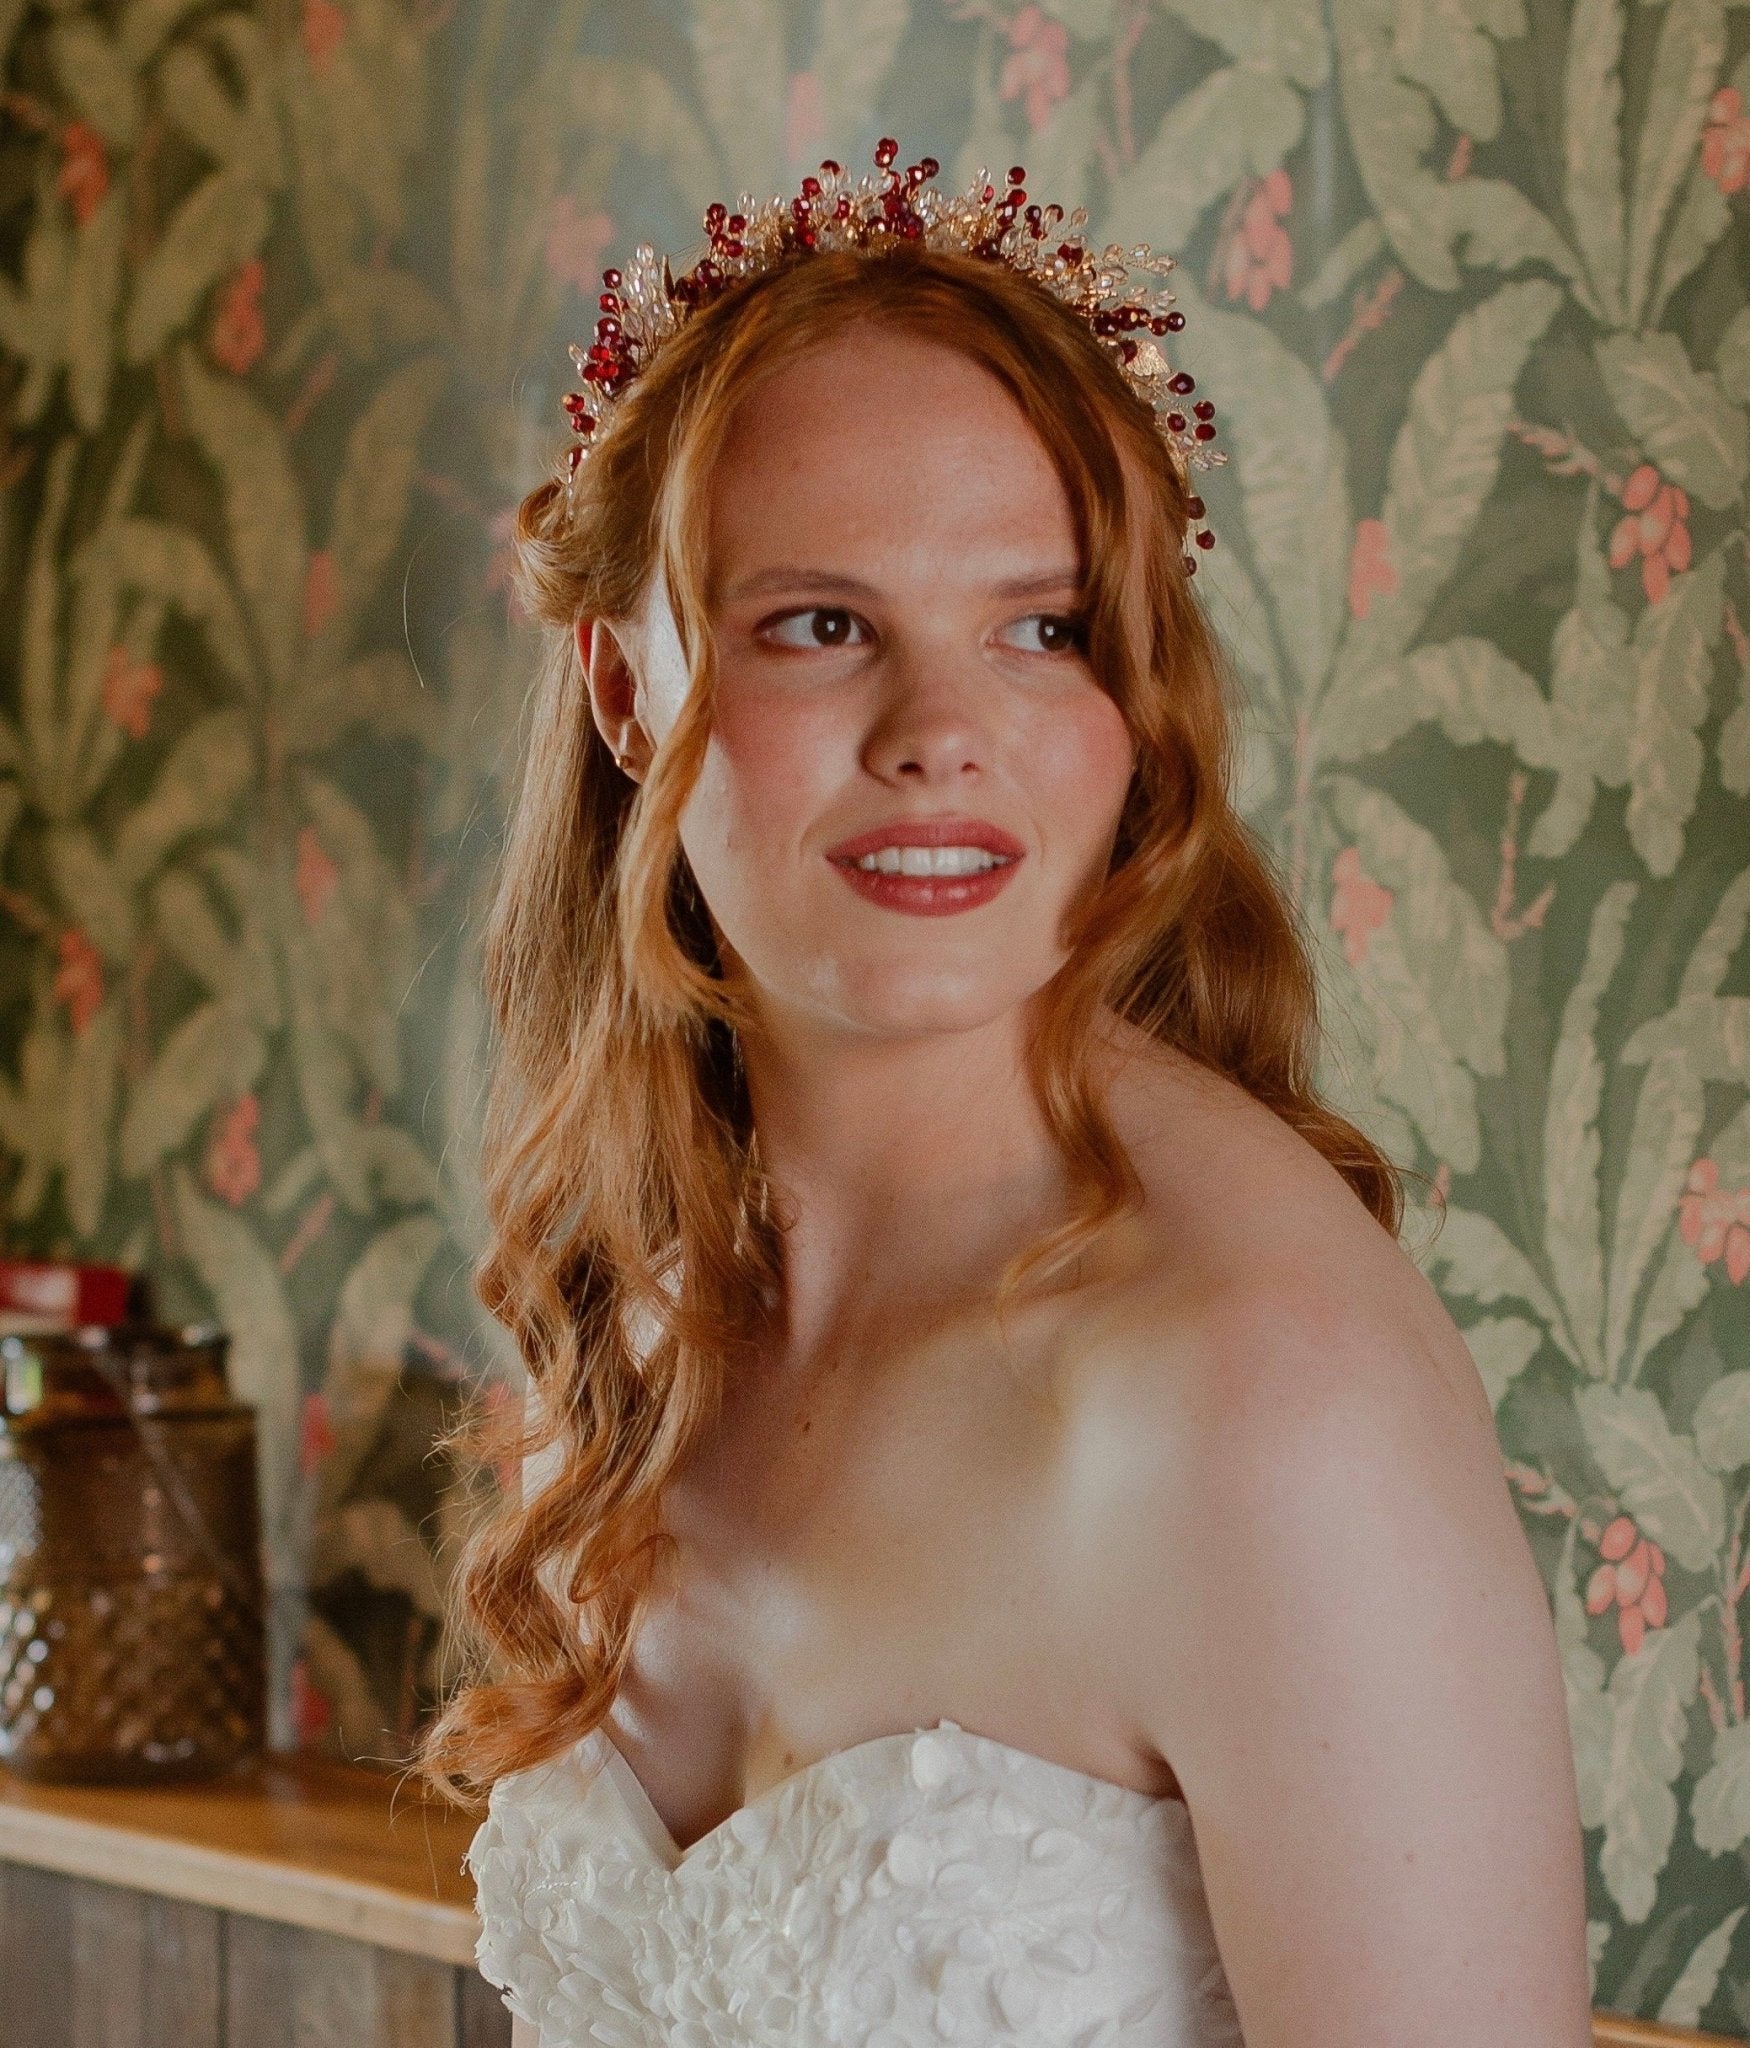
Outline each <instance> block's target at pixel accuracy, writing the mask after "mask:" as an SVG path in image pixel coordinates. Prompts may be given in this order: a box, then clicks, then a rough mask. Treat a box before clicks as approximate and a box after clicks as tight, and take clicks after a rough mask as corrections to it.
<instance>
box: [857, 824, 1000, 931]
mask: <svg viewBox="0 0 1750 2048" xmlns="http://www.w3.org/2000/svg"><path fill="white" fill-rule="evenodd" d="M948 846H953V847H966V848H971V849H974V850H976V851H977V852H980V853H984V854H988V855H993V856H995V862H994V865H992V866H989V867H985V868H982V869H978V870H976V871H974V872H972V873H962V874H902V873H901V874H896V873H893V872H890V871H884V870H883V869H881V868H872V867H863V866H859V865H858V863H859V862H860V861H864V860H867V859H869V858H871V857H872V856H878V855H881V854H883V853H889V849H897V850H898V852H899V857H900V858H901V859H903V858H904V849H906V848H908V847H912V848H937V847H948ZM1026 850H1027V849H1026V848H1025V847H1024V846H1023V845H1022V843H1021V842H1020V840H1018V839H1017V838H1016V837H1015V836H1014V834H1013V833H1012V832H1004V831H1003V830H1002V829H1001V828H1000V827H998V826H996V825H992V824H990V823H989V822H988V821H987V820H985V819H983V818H914V819H907V820H904V821H900V822H895V823H894V824H891V825H878V826H876V827H875V828H874V829H873V830H872V831H868V832H861V833H858V834H857V835H856V837H854V838H851V839H845V840H841V841H840V842H839V844H838V845H837V846H834V847H831V848H829V849H828V852H827V856H826V857H827V859H828V860H830V861H831V862H832V864H833V866H834V867H835V868H836V869H837V870H838V872H839V873H840V874H841V875H842V876H843V877H844V879H845V880H846V882H848V883H849V884H850V886H851V887H852V888H853V889H855V890H856V892H857V894H858V895H859V896H862V897H865V898H867V900H868V901H869V902H871V903H878V904H880V905H881V906H882V908H883V909H886V910H903V911H907V912H909V913H910V914H911V915H912V916H914V917H948V916H952V915H953V914H954V913H955V912H957V911H961V910H975V909H976V908H977V907H978V906H979V905H980V904H981V903H988V902H990V900H991V899H992V897H994V896H996V895H997V894H998V893H999V891H1001V890H1002V889H1003V888H1004V887H1005V886H1006V885H1007V883H1008V881H1009V878H1010V876H1011V875H1013V873H1014V872H1015V869H1016V868H1017V867H1018V866H1019V865H1020V863H1021V860H1022V858H1023V857H1024V855H1025V853H1026ZM891 862H892V855H891V853H889V869H891ZM908 864H909V865H916V864H917V863H916V862H915V860H914V861H913V862H911V863H908ZM937 864H939V857H938V862H937Z"/></svg>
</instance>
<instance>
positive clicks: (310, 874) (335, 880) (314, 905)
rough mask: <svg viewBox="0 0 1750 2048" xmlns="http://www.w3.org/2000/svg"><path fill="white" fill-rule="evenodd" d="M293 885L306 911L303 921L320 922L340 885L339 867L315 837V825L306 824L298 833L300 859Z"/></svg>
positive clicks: (300, 904)
mask: <svg viewBox="0 0 1750 2048" xmlns="http://www.w3.org/2000/svg"><path fill="white" fill-rule="evenodd" d="M292 886H293V887H294V888H295V889H296V890H297V892H298V906H299V908H300V909H301V910H302V911H303V913H304V922H305V923H306V924H309V925H314V924H319V923H320V922H321V920H322V913H323V912H324V911H325V910H326V909H327V908H328V906H329V904H330V903H331V902H332V901H333V900H334V892H335V890H336V889H338V888H339V887H340V870H339V868H337V867H336V866H335V865H334V863H333V861H331V860H330V859H329V858H328V854H327V851H326V850H325V849H324V847H323V844H322V842H321V840H320V839H318V838H317V837H316V828H315V826H314V825H306V826H305V827H304V828H303V830H302V831H301V832H299V834H298V861H297V866H296V868H295V869H294V870H293V874H292Z"/></svg>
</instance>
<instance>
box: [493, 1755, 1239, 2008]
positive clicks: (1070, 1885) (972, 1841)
mask: <svg viewBox="0 0 1750 2048" xmlns="http://www.w3.org/2000/svg"><path fill="white" fill-rule="evenodd" d="M469 1863H470V1866H471V1868H472V1870H473V1873H474V1877H475V1883H476V1887H477V1891H478V1897H479V1906H480V1916H481V1923H482V1930H483V1931H482V1933H481V1936H480V1942H479V1949H478V1954H479V1960H480V1967H481V1970H482V1972H483V1973H484V1975H485V1976H486V1978H487V1979H488V1980H489V1981H490V1982H491V1983H493V1984H496V1985H497V1986H499V1987H500V1989H501V1990H502V1991H503V1992H504V1994H505V2002H506V2004H507V2005H508V2006H509V2007H510V2009H511V2011H512V2012H513V2013H515V2014H516V2015H517V2016H518V2017H519V2018H520V2019H522V2020H525V2021H526V2022H528V2023H529V2024H530V2025H532V2026H533V2027H535V2028H536V2030H537V2031H538V2034H539V2037H540V2042H541V2048H585V2044H598V2043H599V2044H602V2048H779V2044H783V2048H931V2044H934V2043H937V2042H953V2043H954V2044H956V2048H997V2044H1014V2048H1242V2043H1241V2037H1240V2030H1239V2024H1238V2020H1237V2017H1236V2015H1235V2012H1234V2007H1233V2001H1232V1999H1231V1997H1230V1995H1229V1992H1228V1988H1227V1981H1226V1978H1225V1976H1224V1974H1223V1972H1222V1967H1221V1962H1220V1958H1219V1956H1218V1954H1217V1951H1216V1946H1215V1938H1214V1932H1213V1930H1212V1928H1211V1926H1210V1921H1209V1914H1208V1908H1207V1906H1206V1904H1205V1901H1204V1894H1203V1882H1202V1877H1201V1874H1200V1872H1199V1870H1198V1866H1197V1855H1196V1849H1195V1845H1194V1843H1193V1840H1192V1833H1191V1824H1190V1819H1189V1816H1188V1814H1187V1813H1186V1810H1185V1808H1184V1806H1183V1805H1182V1804H1181V1803H1180V1802H1179V1801H1177V1800H1173V1799H1154V1798H1151V1797H1150V1796H1149V1795H1147V1794H1146V1793H1141V1792H1134V1791H1131V1790H1129V1789H1127V1788H1126V1787H1123V1786H1119V1785H1112V1784H1108V1783H1107V1782H1106V1781H1105V1780H1103V1779H1100V1778H1094V1777H1090V1776H1088V1775H1086V1774H1085V1773H1083V1772H1080V1771H1074V1770H1071V1769H1069V1768H1067V1767H1066V1766H1064V1765H1061V1764H1053V1763H1049V1762H1047V1761H1046V1760H1045V1759H1044V1758H1041V1757H1036V1756H1032V1755H1030V1754H1028V1753H1027V1752H1025V1751H1022V1750H1017V1749H1012V1748H1010V1747H1008V1746H1007V1745H1006V1744H1004V1743H1000V1742H994V1741H991V1740H989V1739H987V1738H986V1737H984V1736H979V1735H972V1734H969V1733H967V1732H966V1731H965V1730H964V1729H962V1728H960V1727H958V1726H957V1725H956V1724H955V1723H954V1722H952V1721H943V1722H940V1723H938V1724H937V1726H936V1727H934V1728H927V1729H920V1730H917V1731H915V1732H913V1733H911V1734H905V1735H895V1736H884V1737H878V1738H877V1739H876V1740H874V1741H872V1742H864V1743H860V1744H858V1745H856V1746H855V1747H854V1748H852V1749H848V1750H845V1751H843V1752H841V1753H839V1754H837V1755H833V1756H827V1757H823V1758H822V1759H821V1760H820V1761H819V1762H818V1763H816V1764H814V1765H811V1766H810V1767H808V1768H807V1769H805V1770H802V1771H800V1772H798V1773H797V1774H796V1775H795V1776H794V1777H791V1778H788V1779H786V1780H785V1781H784V1782H783V1783H782V1784H780V1785H778V1786H775V1787H774V1788H773V1789H772V1790H771V1791H770V1792H769V1793H767V1794H766V1795H765V1796H764V1797H763V1798H761V1799H757V1800H755V1801H754V1802H753V1803H752V1804H751V1805H749V1806H747V1807H744V1808H743V1809H742V1810H741V1811H740V1812H738V1813H736V1814H733V1815H732V1816H731V1817H730V1818H729V1819H728V1820H727V1821H725V1822H724V1823H723V1825H722V1826H721V1827H718V1828H715V1829H713V1830H712V1831H711V1833H710V1834H708V1835H706V1836H704V1837H703V1838H702V1839H701V1840H700V1841H698V1842H695V1843H694V1844H693V1845H692V1846H691V1848H689V1849H687V1850H685V1851H681V1850H679V1849H677V1848H676V1846H675V1844H674V1843H673V1841H672V1840H670V1838H669V1836H668V1833H667V1830H666V1829H665V1828H664V1827H663V1824H662V1822H661V1820H660V1818H659V1817H658V1816H657V1813H656V1811H655V1808H654V1807H653V1806H652V1805H651V1803H650V1801H649V1799H648V1797H647V1796H646V1795H645V1794H644V1792H643V1790H642V1788H641V1787H640V1786H639V1784H638V1781H637V1779H636V1777H635V1776H634V1775H633V1773H632V1769H631V1766H630V1765H629V1764H628V1763H627V1761H626V1759H625V1758H624V1757H623V1756H621V1755H620V1753H619V1751H618V1750H617V1749H615V1747H614V1746H613V1744H612V1743H611V1742H610V1741H609V1739H608V1738H607V1736H606V1735H605V1734H604V1733H603V1732H601V1731H599V1730H598V1731H596V1732H595V1733H593V1734H592V1735H590V1736H588V1737H586V1738H585V1740H584V1741H583V1742H582V1743H580V1744H578V1745H577V1747H576V1748H575V1749H573V1750H571V1751H569V1752H568V1753H567V1754H566V1755H564V1756H562V1757H559V1758H557V1759H555V1760H554V1761H552V1762H550V1763H547V1764H543V1765H539V1766H537V1767H536V1768H534V1769H532V1770H528V1771H523V1772H519V1773H518V1774H516V1775H515V1776H513V1777H509V1778H505V1779H503V1780H501V1781H500V1783H499V1784H498V1785H497V1786H496V1787H495V1788H494V1790H493V1794H492V1802H491V1806H490V1809H489V1811H488V1814H487V1817H486V1819H485V1821H484V1822H483V1823H482V1824H481V1827H480V1830H479V1833H478V1834H477V1835H476V1836H475V1838H474V1843H473V1847H472V1848H471V1850H470V1851H469Z"/></svg>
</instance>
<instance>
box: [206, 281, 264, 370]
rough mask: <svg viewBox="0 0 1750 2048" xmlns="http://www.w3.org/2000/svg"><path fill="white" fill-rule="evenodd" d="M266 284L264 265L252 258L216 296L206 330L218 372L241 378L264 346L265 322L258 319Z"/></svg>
mask: <svg viewBox="0 0 1750 2048" xmlns="http://www.w3.org/2000/svg"><path fill="white" fill-rule="evenodd" d="M266 283H267V265H266V264H265V263H263V262H262V260H261V258H260V257H259V256H252V257H251V258H250V259H249V261H248V262H247V263H245V264H244V265H243V266H242V268H241V269H240V270H237V271H235V272H233V273H232V276H231V278H230V281H229V282H228V283H227V284H226V286H225V288H224V290H223V291H221V292H220V294H219V302H218V304H217V306H215V307H214V309H213V324H212V326H211V327H210V328H209V329H208V330H207V352H208V354H209V355H211V357H212V359H213V361H214V362H215V363H217V364H218V365H219V367H220V368H221V369H222V370H229V371H230V372H231V374H232V376H234V377H241V376H243V375H245V373H246V372H248V371H249V370H251V369H253V368H254V366H255V364H256V363H257V362H258V361H259V360H260V359H261V353H262V350H263V349H265V348H266V347H267V322H266V320H265V319H263V317H262V312H261V293H262V287H263V286H264V285H265V284H266Z"/></svg>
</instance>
